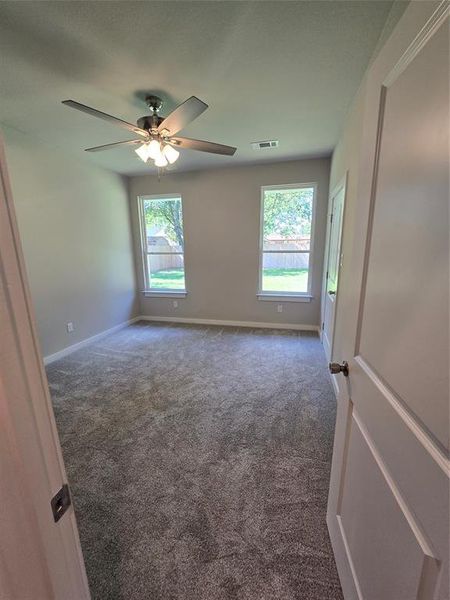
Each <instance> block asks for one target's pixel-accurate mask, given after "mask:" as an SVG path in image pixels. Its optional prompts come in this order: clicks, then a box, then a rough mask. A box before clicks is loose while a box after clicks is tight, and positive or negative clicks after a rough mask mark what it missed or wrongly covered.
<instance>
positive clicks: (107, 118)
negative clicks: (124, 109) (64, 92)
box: [62, 100, 148, 137]
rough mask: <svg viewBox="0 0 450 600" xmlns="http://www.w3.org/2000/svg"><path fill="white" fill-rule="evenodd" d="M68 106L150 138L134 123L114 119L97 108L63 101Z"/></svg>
mask: <svg viewBox="0 0 450 600" xmlns="http://www.w3.org/2000/svg"><path fill="white" fill-rule="evenodd" d="M62 103H63V104H65V105H66V106H70V107H71V108H75V109H76V110H80V111H81V112H84V113H86V114H88V115H92V116H93V117H98V118H99V119H103V120H104V121H109V122H110V123H112V124H113V125H118V126H119V127H122V129H126V130H127V131H131V132H132V133H137V134H138V135H142V136H143V137H148V133H147V132H146V131H145V130H144V129H140V128H139V127H138V126H137V125H133V124H132V123H128V122H127V121H122V119H118V118H117V117H112V116H111V115H108V114H107V113H104V112H102V111H101V110H96V109H95V108H91V107H90V106H86V105H85V104H80V102H75V100H63V102H62Z"/></svg>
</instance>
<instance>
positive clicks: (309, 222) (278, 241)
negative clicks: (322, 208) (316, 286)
mask: <svg viewBox="0 0 450 600" xmlns="http://www.w3.org/2000/svg"><path fill="white" fill-rule="evenodd" d="M261 203H262V206H261V258H260V276H259V281H260V284H259V292H260V293H261V294H273V295H290V296H292V295H296V296H300V295H309V294H310V293H311V253H312V235H313V226H314V210H315V185H313V184H308V185H284V186H270V187H263V188H262V198H261Z"/></svg>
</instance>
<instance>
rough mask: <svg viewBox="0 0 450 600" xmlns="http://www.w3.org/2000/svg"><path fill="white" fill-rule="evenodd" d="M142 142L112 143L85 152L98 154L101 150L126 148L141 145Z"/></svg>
mask: <svg viewBox="0 0 450 600" xmlns="http://www.w3.org/2000/svg"><path fill="white" fill-rule="evenodd" d="M142 142H143V140H127V141H126V142H114V143H112V144H104V145H103V146H94V147H93V148H86V150H85V152H100V151H101V150H109V149H110V148H115V147H116V146H128V145H133V144H142Z"/></svg>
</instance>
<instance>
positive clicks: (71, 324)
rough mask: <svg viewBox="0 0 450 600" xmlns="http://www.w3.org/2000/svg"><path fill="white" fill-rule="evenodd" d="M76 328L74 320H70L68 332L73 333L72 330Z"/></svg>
mask: <svg viewBox="0 0 450 600" xmlns="http://www.w3.org/2000/svg"><path fill="white" fill-rule="evenodd" d="M73 330H74V326H73V323H72V321H69V323H67V333H72V331H73Z"/></svg>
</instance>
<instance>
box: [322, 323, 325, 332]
mask: <svg viewBox="0 0 450 600" xmlns="http://www.w3.org/2000/svg"><path fill="white" fill-rule="evenodd" d="M324 329H325V323H322V331H323V330H324Z"/></svg>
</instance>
